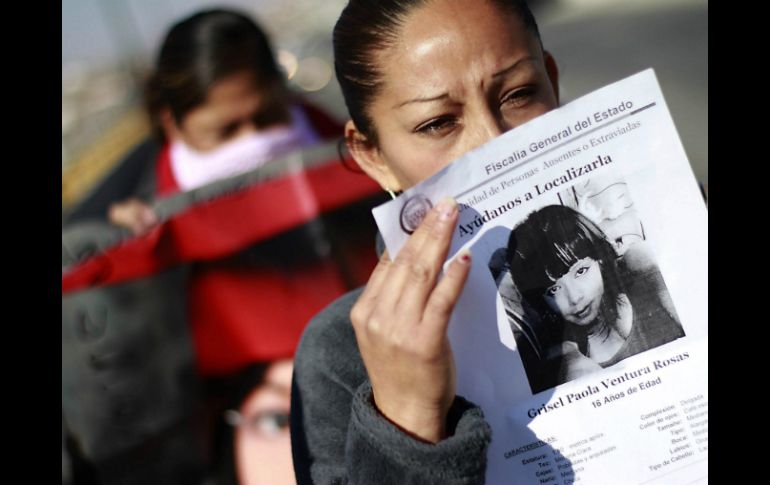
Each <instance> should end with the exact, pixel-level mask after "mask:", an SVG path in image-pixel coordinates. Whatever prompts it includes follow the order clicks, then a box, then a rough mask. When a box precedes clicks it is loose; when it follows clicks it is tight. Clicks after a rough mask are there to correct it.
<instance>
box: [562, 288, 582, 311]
mask: <svg viewBox="0 0 770 485" xmlns="http://www.w3.org/2000/svg"><path fill="white" fill-rule="evenodd" d="M564 293H565V294H566V296H567V302H569V304H570V305H571V306H575V305H577V304H578V303H580V302H581V301H582V300H583V292H582V291H580V289H579V288H577V287H575V286H574V285H571V284H569V283H567V284H566V285H565V286H564Z"/></svg>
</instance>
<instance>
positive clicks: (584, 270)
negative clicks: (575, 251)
mask: <svg viewBox="0 0 770 485" xmlns="http://www.w3.org/2000/svg"><path fill="white" fill-rule="evenodd" d="M587 272H588V266H581V267H580V268H578V270H577V271H575V274H576V275H578V276H580V275H583V274H586V273H587Z"/></svg>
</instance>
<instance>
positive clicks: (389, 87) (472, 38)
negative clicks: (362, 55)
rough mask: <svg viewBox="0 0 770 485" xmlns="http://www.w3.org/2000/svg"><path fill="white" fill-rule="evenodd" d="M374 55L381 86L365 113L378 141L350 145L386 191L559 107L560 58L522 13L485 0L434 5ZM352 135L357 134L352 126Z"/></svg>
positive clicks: (424, 175)
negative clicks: (526, 25)
mask: <svg viewBox="0 0 770 485" xmlns="http://www.w3.org/2000/svg"><path fill="white" fill-rule="evenodd" d="M375 61H376V62H377V64H378V67H379V70H380V72H381V73H383V74H382V81H383V86H382V89H381V91H380V92H379V93H378V95H377V96H375V98H374V99H373V102H372V104H371V106H370V107H369V110H368V114H369V116H370V118H371V119H372V120H373V122H374V130H375V132H376V134H377V140H378V143H377V145H376V146H373V145H372V144H367V143H363V144H355V143H354V144H352V145H351V149H352V151H353V155H354V157H355V158H356V160H357V161H358V162H359V164H361V165H362V168H363V169H364V170H365V171H366V172H367V173H368V174H369V175H370V176H372V177H373V178H374V179H376V180H377V181H378V182H379V183H380V185H382V186H383V188H385V189H390V190H403V189H406V188H409V187H411V186H413V185H415V184H416V183H418V182H420V181H422V180H424V179H426V178H427V177H429V176H430V175H432V174H434V173H435V172H437V171H438V170H440V169H441V168H443V167H444V166H445V165H447V164H448V163H449V162H451V161H452V160H454V159H455V158H457V157H459V156H460V155H462V154H464V153H465V152H467V151H469V150H471V149H473V148H475V147H478V146H480V145H482V144H484V143H485V142H487V141H489V140H490V139H492V138H494V137H496V136H498V135H500V134H501V133H503V132H505V131H507V130H509V129H511V128H514V127H516V126H518V125H520V124H522V123H524V122H526V121H529V120H531V119H533V118H535V117H536V116H539V115H541V114H543V113H545V112H547V111H549V110H551V109H553V108H555V107H557V105H558V96H557V89H556V86H557V73H556V66H555V63H553V59H552V58H551V57H550V55H548V54H544V53H543V51H542V50H541V48H540V44H539V42H538V40H537V38H536V37H535V35H534V34H532V33H530V32H529V31H527V30H526V29H525V28H524V24H523V22H522V21H521V20H520V19H519V17H518V16H517V15H511V14H504V13H502V12H500V11H499V10H498V9H497V8H496V7H494V6H493V5H491V4H490V3H488V2H479V1H478V0H462V1H434V2H429V3H427V4H426V5H425V6H423V7H420V8H418V9H417V10H415V11H413V12H412V13H410V14H409V16H408V17H407V19H406V21H405V23H404V24H403V25H402V27H401V31H400V33H399V35H398V41H397V43H396V44H395V45H393V46H391V47H389V48H386V49H384V50H383V51H380V52H378V53H377V57H376V59H375ZM346 134H347V135H348V136H349V137H351V136H353V137H355V136H356V135H357V134H358V132H357V131H356V129H355V127H354V125H353V124H352V122H349V123H348V126H347V128H346ZM358 136H359V139H360V135H358Z"/></svg>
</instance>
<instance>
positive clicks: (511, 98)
mask: <svg viewBox="0 0 770 485" xmlns="http://www.w3.org/2000/svg"><path fill="white" fill-rule="evenodd" d="M534 92H535V89H534V87H531V86H528V87H524V88H520V89H514V90H512V91H508V93H506V94H505V96H503V97H502V98H501V99H500V106H502V107H513V108H519V107H521V106H524V105H525V104H526V103H527V101H528V100H529V98H530V97H531V96H532V94H534Z"/></svg>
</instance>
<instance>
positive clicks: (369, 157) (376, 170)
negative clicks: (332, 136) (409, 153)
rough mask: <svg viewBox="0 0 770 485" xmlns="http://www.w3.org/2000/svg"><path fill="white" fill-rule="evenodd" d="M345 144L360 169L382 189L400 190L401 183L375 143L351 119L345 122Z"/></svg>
mask: <svg viewBox="0 0 770 485" xmlns="http://www.w3.org/2000/svg"><path fill="white" fill-rule="evenodd" d="M345 144H346V145H347V147H348V150H349V151H350V153H351V155H353V159H354V160H355V161H356V163H357V164H358V166H359V167H361V170H363V171H364V172H365V173H366V175H368V176H369V177H370V178H372V179H374V180H375V181H376V182H377V183H378V184H380V187H382V189H383V190H385V191H393V192H398V191H400V190H401V183H400V182H399V181H398V179H397V178H396V177H395V175H394V174H393V172H392V171H391V170H390V167H389V166H388V164H387V163H386V162H385V160H383V158H382V154H381V152H380V150H379V149H378V148H377V146H376V144H375V143H373V142H372V141H371V140H370V139H368V138H367V137H366V135H364V134H363V133H361V132H360V131H359V130H358V128H356V125H355V124H354V123H353V120H348V122H347V123H345Z"/></svg>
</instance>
